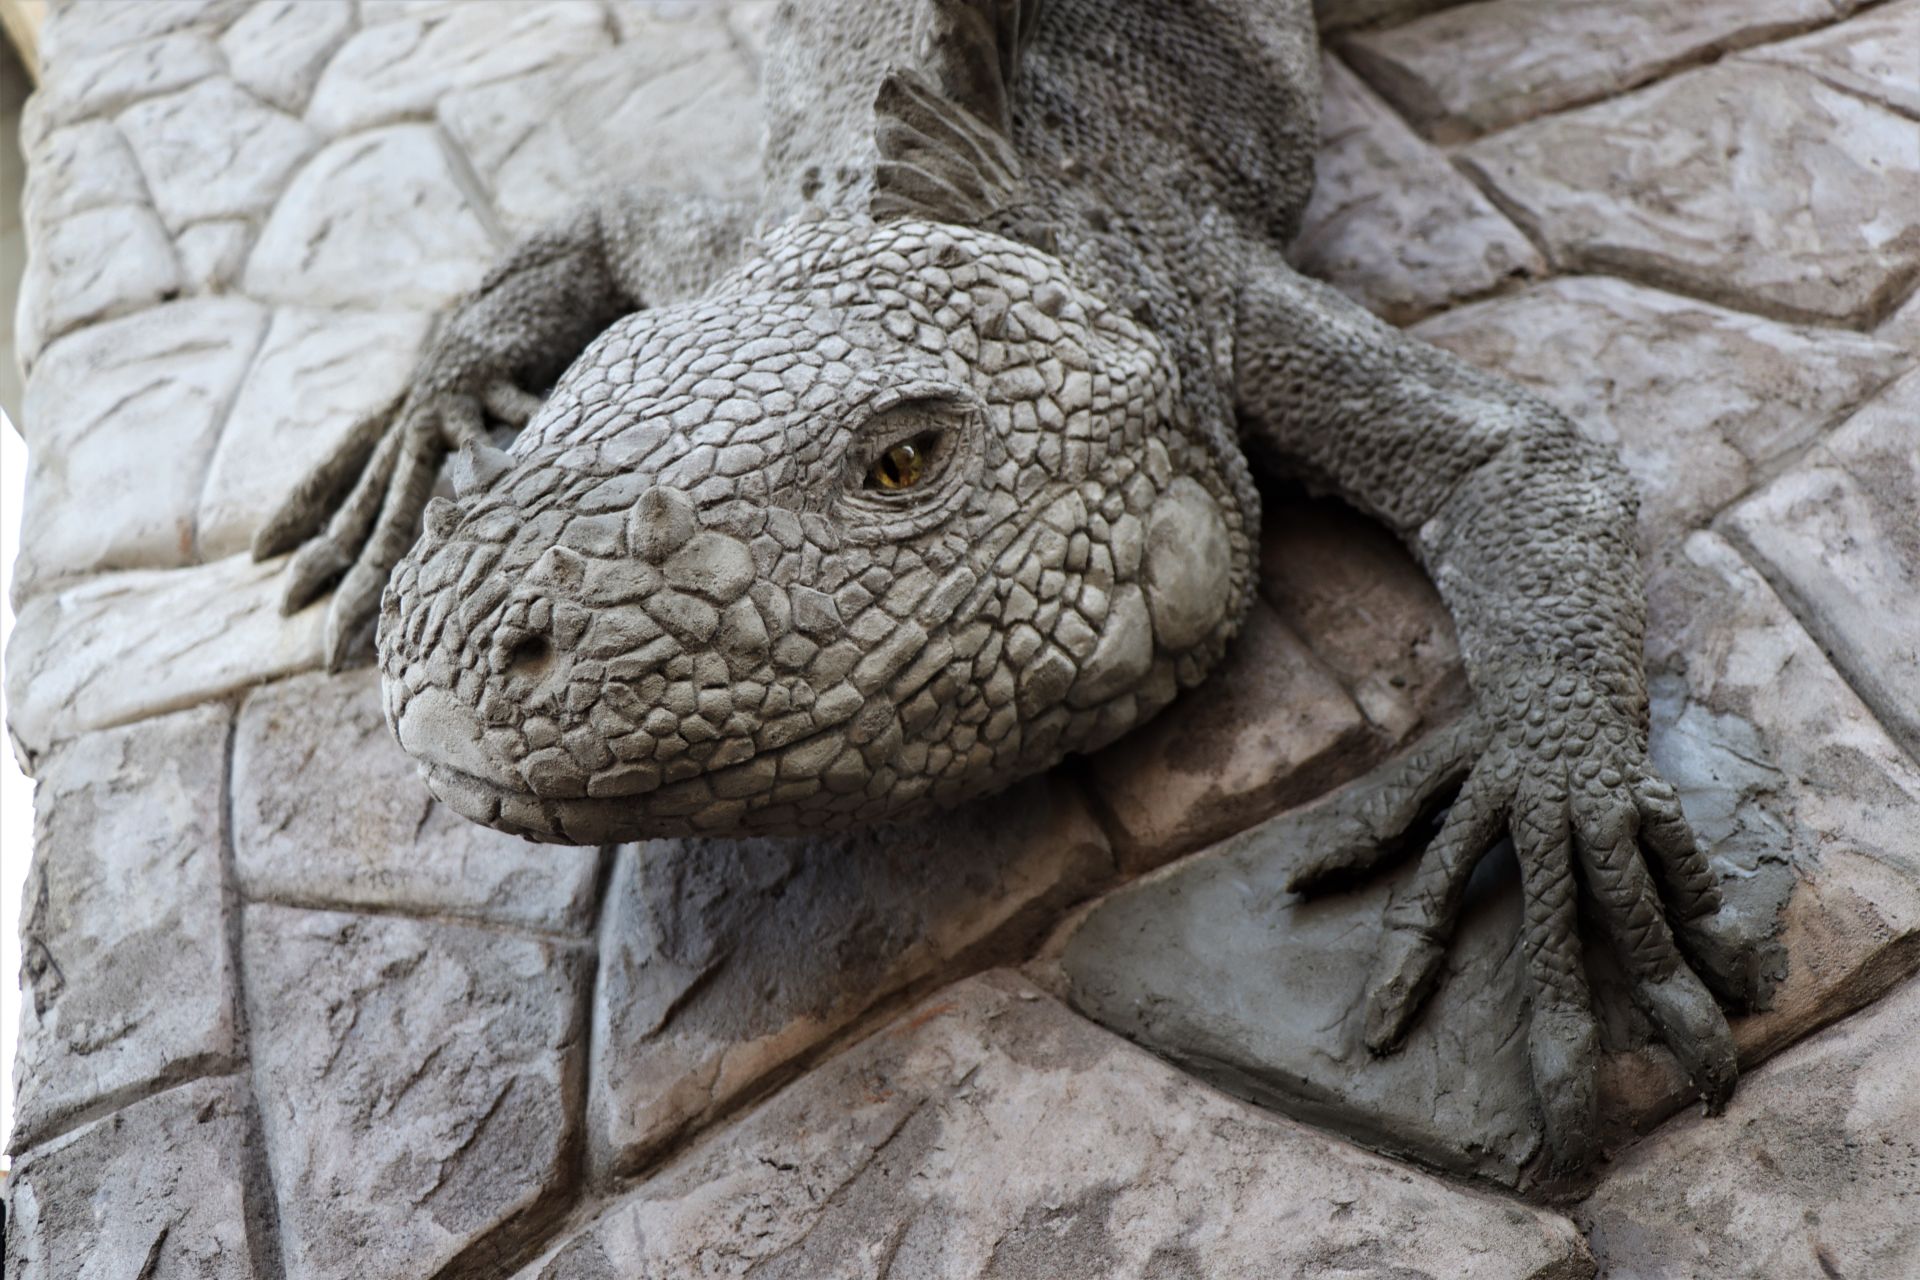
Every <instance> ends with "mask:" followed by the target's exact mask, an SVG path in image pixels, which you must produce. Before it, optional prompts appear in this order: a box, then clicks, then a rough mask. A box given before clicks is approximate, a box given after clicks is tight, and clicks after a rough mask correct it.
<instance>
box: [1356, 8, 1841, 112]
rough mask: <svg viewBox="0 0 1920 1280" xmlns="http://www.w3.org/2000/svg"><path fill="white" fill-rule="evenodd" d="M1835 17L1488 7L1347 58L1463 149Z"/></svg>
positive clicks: (1396, 33)
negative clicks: (1492, 134) (1540, 118)
mask: <svg viewBox="0 0 1920 1280" xmlns="http://www.w3.org/2000/svg"><path fill="white" fill-rule="evenodd" d="M1834 16H1835V6H1834V5H1833V4H1832V3H1831V2H1830V0H1692V3H1688V4H1642V3H1635V2H1634V0H1482V2H1481V3H1478V4H1462V5H1455V6H1452V7H1449V8H1447V9H1444V10H1442V11H1441V12H1439V13H1435V14H1432V15H1430V16H1427V17H1423V18H1420V19H1417V20H1416V21H1413V22H1409V23H1407V24H1406V25H1405V26H1400V27H1392V28H1390V29H1388V30H1385V31H1373V32H1365V33H1361V34H1357V35H1353V36H1350V37H1348V38H1347V39H1346V40H1345V41H1343V42H1342V44H1341V51H1342V52H1343V53H1345V54H1346V55H1347V56H1348V57H1349V58H1350V59H1352V61H1353V63H1354V65H1355V66H1356V67H1357V68H1358V69H1359V70H1360V72H1361V74H1362V75H1364V76H1366V77H1367V78H1368V79H1369V80H1371V81H1372V82H1373V85H1374V87H1375V88H1377V89H1379V90H1380V91H1381V92H1382V93H1384V94H1385V95H1386V96H1387V97H1388V98H1389V99H1391V100H1392V101H1393V103H1394V105H1395V106H1397V107H1399V108H1400V109H1401V111H1403V112H1405V113H1406V115H1407V117H1408V118H1409V119H1411V120H1412V121H1413V122H1414V123H1415V124H1416V125H1418V126H1419V127H1420V129H1421V130H1422V131H1423V132H1425V133H1427V134H1428V136H1430V137H1433V138H1436V139H1438V140H1440V141H1443V142H1460V141H1463V140H1464V139H1467V138H1471V137H1475V136H1477V135H1479V134H1482V133H1489V132H1492V131H1493V130H1495V129H1500V128H1504V127H1506V126H1507V125H1510V124H1515V123H1517V122H1519V121H1521V120H1530V119H1532V118H1533V117H1534V116H1539V115H1545V114H1546V113H1547V112H1549V111H1558V110H1560V109H1561V108H1563V107H1570V106H1574V105H1576V104H1578V103H1583V102H1592V101H1594V100H1595V99H1597V98H1605V97H1610V96H1611V95H1613V94H1616V93H1619V92H1620V91H1621V90H1623V89H1628V88H1631V87H1633V86H1634V85H1637V84H1644V83H1646V82H1647V81H1649V80H1654V79H1657V78H1659V77H1660V76H1662V75H1665V74H1666V73H1668V72H1670V71H1673V70H1675V69H1676V68H1679V67H1685V66H1688V65H1690V64H1692V63H1696V62H1700V61H1703V60H1705V59H1706V58H1707V57H1709V56H1711V55H1714V54H1718V53H1722V52H1725V51H1726V50H1728V49H1737V48H1742V47H1744V46H1746V45H1751V44H1759V43H1760V42H1762V41H1765V40H1773V39H1777V38H1779V37H1780V36H1782V35H1787V34H1791V33H1793V32H1796V31H1803V30H1805V29H1806V28H1808V27H1810V26H1813V25H1814V24H1816V23H1820V22H1826V21H1830V20H1831V19H1832V18H1833V17H1834Z"/></svg>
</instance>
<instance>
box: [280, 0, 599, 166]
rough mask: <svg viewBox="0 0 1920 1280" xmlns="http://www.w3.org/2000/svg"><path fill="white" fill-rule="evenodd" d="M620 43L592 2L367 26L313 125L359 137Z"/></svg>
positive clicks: (502, 3) (511, 5)
mask: <svg viewBox="0 0 1920 1280" xmlns="http://www.w3.org/2000/svg"><path fill="white" fill-rule="evenodd" d="M611 42H612V37H611V33H610V32H609V31H608V30H607V22H606V15H605V13H604V12H603V11H602V10H601V8H600V6H599V5H597V4H594V3H593V2H592V0H548V2H546V3H527V2H526V0H492V3H489V4H485V5H456V6H451V7H448V8H444V9H441V10H438V11H435V12H430V13H426V14H423V15H420V16H418V17H408V18H402V19H399V20H397V21H392V22H381V23H377V24H374V25H370V26H368V27H367V28H366V29H365V30H363V31H360V32H358V33H357V34H355V35H354V36H353V37H352V38H351V39H349V40H348V41H347V42H346V44H345V46H344V47H342V48H341V50H340V51H339V52H338V53H337V54H335V55H334V56H333V59H332V60H331V61H330V62H328V63H327V68H326V70H325V71H324V72H323V73H322V74H321V76H320V83H319V85H318V86H317V87H316V88H315V89H314V91H313V104H312V106H310V107H309V108H308V110H307V119H308V120H309V121H311V122H312V123H313V124H314V125H315V126H316V127H317V128H320V129H323V130H325V131H326V132H328V133H351V132H353V131H355V130H359V129H365V128H367V127H368V126H370V125H376V124H388V123H391V122H392V121H395V120H402V119H406V118H408V117H412V116H422V115H426V114H428V113H430V112H431V111H432V110H433V107H434V104H435V103H437V102H438V101H439V100H440V99H441V98H442V97H444V96H445V95H447V94H449V93H452V92H454V91H455V90H457V89H465V88H469V87H471V86H473V85H476V84H485V83H487V82H489V81H492V80H500V79H504V78H506V77H508V76H515V75H524V74H525V73H527V72H529V71H535V70H538V69H540V68H542V67H549V66H553V65H555V64H556V63H561V62H566V61H569V60H571V59H574V58H580V57H584V56H585V55H587V54H591V53H598V52H599V51H600V50H602V49H604V48H606V47H607V46H608V45H609V44H610V43H611Z"/></svg>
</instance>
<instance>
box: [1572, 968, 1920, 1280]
mask: <svg viewBox="0 0 1920 1280" xmlns="http://www.w3.org/2000/svg"><path fill="white" fill-rule="evenodd" d="M1916 1043H1920V983H1914V982H1908V983H1907V984H1906V985H1905V986H1903V987H1902V988H1901V989H1900V990H1899V991H1898V992H1897V993H1895V994H1893V995H1890V996H1888V997H1887V998H1886V999H1885V1000H1883V1001H1882V1002H1881V1003H1880V1004H1878V1005H1876V1006H1875V1007H1874V1008H1872V1009H1870V1010H1868V1011H1867V1012H1865V1013H1862V1014H1859V1015H1857V1016H1855V1017H1853V1018H1850V1019H1848V1020H1847V1021H1846V1022H1843V1023H1841V1024H1840V1025H1839V1026H1837V1027H1832V1028H1829V1029H1828V1030H1827V1031H1825V1032H1823V1033H1822V1034H1820V1035H1819V1036H1816V1037H1815V1038H1813V1039H1811V1040H1809V1041H1807V1042H1806V1043H1805V1044H1803V1045H1800V1046H1798V1047H1796V1048H1794V1049H1792V1050H1791V1051H1789V1052H1787V1053H1783V1054H1781V1055H1780V1057H1778V1058H1776V1059H1775V1060H1774V1061H1772V1062H1770V1063H1768V1064H1767V1065H1766V1066H1765V1067H1763V1068H1762V1069H1761V1070H1760V1071H1758V1072H1756V1073H1755V1074H1753V1075H1751V1076H1749V1077H1747V1078H1746V1079H1745V1080H1742V1081H1741V1082H1740V1091H1739V1092H1738V1093H1737V1094H1735V1095H1734V1098H1733V1102H1732V1104H1731V1105H1730V1106H1729V1107H1728V1108H1727V1113H1726V1115H1725V1116H1723V1117H1720V1118H1718V1119H1702V1118H1700V1117H1697V1116H1693V1117H1688V1118H1686V1119H1683V1120H1677V1121H1675V1122H1674V1123H1673V1124H1672V1125H1670V1126H1668V1127H1667V1128H1665V1129H1663V1130H1661V1131H1660V1132H1659V1133H1657V1134H1655V1135H1654V1136H1653V1137H1651V1138H1649V1139H1648V1140H1647V1141H1645V1142H1643V1143H1641V1144H1640V1145H1639V1146H1638V1147H1636V1148H1635V1149H1634V1150H1632V1151H1630V1152H1628V1153H1627V1155H1626V1157H1625V1158H1624V1159H1622V1160H1620V1161H1618V1162H1617V1163H1616V1164H1615V1165H1614V1166H1613V1167H1612V1168H1611V1169H1610V1170H1609V1171H1608V1173H1607V1176H1606V1178H1605V1179H1603V1180H1602V1182H1601V1183H1600V1186H1599V1188H1598V1189H1597V1190H1596V1191H1595V1192H1594V1193H1593V1195H1592V1197H1591V1198H1590V1199H1588V1200H1586V1201H1585V1202H1583V1203H1582V1204H1581V1205H1580V1206H1579V1207H1578V1208H1577V1209H1575V1211H1574V1212H1575V1215H1576V1217H1577V1219H1578V1221H1579V1222H1580V1225H1581V1227H1582V1228H1583V1229H1584V1230H1585V1231H1586V1233H1587V1237H1588V1239H1589V1240H1590V1241H1591V1242H1592V1245H1593V1251H1594V1253H1595V1254H1596V1255H1598V1257H1599V1260H1600V1265H1601V1267H1602V1269H1603V1270H1604V1272H1605V1274H1607V1275H1608V1276H1617V1277H1620V1280H1642V1278H1643V1277H1644V1278H1646V1280H1652V1278H1653V1277H1678V1276H1701V1277H1706V1276H1712V1277H1714V1280H1736V1278H1749V1277H1750V1278H1752V1280H1762V1278H1766V1277H1775V1276H1789V1275H1792V1276H1802V1275H1804V1276H1819V1275H1826V1276H1906V1275H1914V1274H1916V1273H1920V1216H1917V1215H1915V1214H1914V1212H1913V1207H1914V1206H1913V1200H1914V1190H1915V1185H1916V1184H1915V1176H1916V1175H1915V1166H1916V1163H1917V1162H1920V1141H1917V1140H1916V1136H1915V1135H1917V1134H1920V1093H1916V1092H1915V1090H1914V1088H1913V1047H1914V1045H1915V1044H1916ZM1676 1188H1684V1189H1685V1190H1684V1194H1676V1191H1675V1189H1676Z"/></svg>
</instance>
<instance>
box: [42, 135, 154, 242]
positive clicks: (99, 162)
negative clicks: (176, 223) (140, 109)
mask: <svg viewBox="0 0 1920 1280" xmlns="http://www.w3.org/2000/svg"><path fill="white" fill-rule="evenodd" d="M145 203H147V180H146V178H145V177H143V176H142V175H141V173H140V164H139V162H138V161H137V160H135V159H134V158H133V150H132V148H130V147H128V146H127V140H126V138H124V137H123V136H121V133H120V130H119V129H117V128H115V127H114V126H113V125H112V124H111V123H109V122H107V121H105V120H89V121H88V122H87V123H85V124H76V125H73V126H71V127H70V128H66V129H55V130H54V131H53V132H51V133H49V134H47V136H46V137H45V138H44V139H42V140H41V141H40V142H39V143H38V144H37V145H36V146H35V147H34V148H33V152H32V159H31V163H29V164H28V166H27V185H26V189H25V191H24V192H23V194H22V195H21V212H22V213H23V214H24V215H25V220H26V223H27V225H28V226H30V227H32V228H34V231H35V233H36V234H44V232H45V230H46V229H49V228H51V227H52V226H53V225H54V224H55V223H57V222H59V221H60V220H61V219H63V218H70V217H72V216H73V215H74V214H76V213H85V212H86V211H87V210H89V209H98V208H102V207H104V206H107V205H140V204H145Z"/></svg>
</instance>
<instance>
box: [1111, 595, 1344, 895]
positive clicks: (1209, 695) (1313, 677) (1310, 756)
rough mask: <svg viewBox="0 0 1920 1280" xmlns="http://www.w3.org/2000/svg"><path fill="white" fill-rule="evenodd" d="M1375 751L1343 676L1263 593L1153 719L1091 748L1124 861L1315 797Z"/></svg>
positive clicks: (1146, 858)
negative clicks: (1224, 646) (1192, 685)
mask: <svg viewBox="0 0 1920 1280" xmlns="http://www.w3.org/2000/svg"><path fill="white" fill-rule="evenodd" d="M1375 755H1377V748H1376V744H1375V741H1374V738H1373V735H1372V734H1371V733H1370V732H1369V731H1368V728H1367V722H1366V720H1365V719H1364V718H1363V717H1362V716H1361V714H1360V711H1359V709H1358V708H1357V707H1355V706H1354V705H1353V700H1352V699H1351V698H1349V697H1348V696H1347V694H1346V691H1345V690H1344V689H1342V688H1341V687H1340V682H1339V681H1338V680H1336V679H1335V678H1334V677H1333V674H1332V673H1331V672H1329V671H1328V670H1327V669H1326V668H1325V667H1324V666H1322V665H1321V663H1320V662H1319V660H1318V659H1317V658H1315V657H1314V656H1313V654H1312V653H1311V652H1310V651H1309V650H1308V649H1307V647H1306V646H1305V645H1304V644H1302V643H1301V642H1300V638H1299V637H1298V636H1296V635H1294V634H1293V632H1292V631H1290V630H1288V629H1287V626H1286V624H1285V623H1283V622H1281V621H1280V619H1279V618H1278V617H1276V616H1275V615H1274V613H1273V611H1272V610H1271V609H1269V608H1268V607H1266V606H1265V605H1264V604H1258V603H1256V604H1255V605H1254V607H1253V609H1252V610H1251V611H1250V612H1249V613H1248V615H1247V620H1246V623H1245V625H1244V626H1243V627H1242V629H1241V633H1240V636H1239V638H1238V639H1237V640H1235V641H1234V643H1233V647H1232V648H1231V649H1230V650H1229V651H1228V653H1227V657H1226V660H1225V661H1224V662H1222V663H1221V665H1220V667H1219V668H1218V669H1217V670H1215V671H1214V673H1213V674H1212V675H1211V676H1209V677H1208V678H1207V682H1206V683H1205V684H1203V685H1201V686H1200V687H1199V688H1197V689H1190V690H1188V691H1187V692H1186V693H1183V694H1182V695H1181V696H1180V698H1179V699H1178V700H1177V701H1176V702H1175V703H1174V704H1173V706H1171V707H1169V708H1168V709H1167V710H1166V711H1163V712H1162V713H1160V715H1158V716H1157V717H1155V718H1154V720H1153V721H1152V722H1151V723H1149V724H1147V725H1145V726H1143V727H1141V728H1138V729H1135V730H1134V731H1133V732H1131V733H1129V734H1128V735H1127V736H1126V737H1124V738H1122V739H1120V741H1118V742H1116V743H1114V744H1113V745H1112V746H1110V747H1108V748H1106V749H1105V750H1104V751H1101V752H1099V753H1097V754H1095V755H1093V756H1091V757H1089V759H1088V762H1087V763H1088V781H1089V785H1090V787H1091V789H1092V791H1093V795H1094V800H1095V803H1097V804H1098V805H1099V806H1100V807H1101V809H1102V810H1103V811H1104V812H1105V815H1106V816H1107V818H1108V819H1109V824H1108V825H1109V830H1111V831H1112V832H1113V836H1114V846H1115V852H1116V853H1118V854H1119V856H1120V865H1121V867H1122V869H1124V870H1126V871H1142V870H1145V869H1146V868H1148V867H1153V866H1158V865H1159V864H1160V863H1162V862H1165V861H1167V860H1168V859H1170V858H1173V857H1176V856H1178V855H1179V854H1182V853H1186V852H1189V851H1190V850H1193V849H1197V848H1199V847H1200V846H1202V845H1205V844H1209V843H1211V842H1212V841H1215V840H1218V839H1220V838H1221V837H1222V836H1224V835H1226V834H1228V833H1229V832H1233V831H1239V830H1242V829H1244V828H1246V827H1250V826H1252V825H1253V824H1254V823H1256V822H1258V821H1260V820H1261V819H1263V818H1266V817H1268V816H1270V815H1272V814H1274V813H1277V812H1278V811H1279V810H1281V809H1284V808H1286V807H1287V806H1288V805H1292V804H1298V803H1300V802H1301V801H1303V800H1308V799H1311V798H1312V797H1314V796H1316V795H1318V794H1320V793H1321V792H1322V791H1325V790H1327V789H1328V788H1329V787H1332V786H1333V785H1335V784H1336V783H1338V782H1340V781H1343V780H1344V779H1346V778H1349V777H1352V776H1353V775H1354V774H1356V773H1358V772H1359V771H1360V770H1361V769H1364V768H1365V767H1366V766H1367V764H1368V763H1369V761H1370V760H1371V759H1372V758H1373V757H1374V756H1375Z"/></svg>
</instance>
